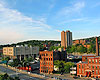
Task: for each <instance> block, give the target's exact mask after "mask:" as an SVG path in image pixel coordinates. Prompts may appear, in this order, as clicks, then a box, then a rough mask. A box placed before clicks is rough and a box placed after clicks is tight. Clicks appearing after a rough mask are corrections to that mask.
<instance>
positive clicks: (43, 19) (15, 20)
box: [0, 0, 100, 44]
mask: <svg viewBox="0 0 100 80" xmlns="http://www.w3.org/2000/svg"><path fill="white" fill-rule="evenodd" d="M63 30H64V31H66V30H70V31H71V32H72V35H73V40H75V39H81V38H88V37H93V36H100V0H0V44H9V43H17V42H19V41H27V40H61V31H63Z"/></svg>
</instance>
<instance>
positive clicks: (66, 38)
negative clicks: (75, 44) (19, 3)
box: [61, 31, 72, 48]
mask: <svg viewBox="0 0 100 80" xmlns="http://www.w3.org/2000/svg"><path fill="white" fill-rule="evenodd" d="M70 45H72V32H70V31H66V32H65V31H62V32H61V47H64V48H67V47H68V46H70Z"/></svg>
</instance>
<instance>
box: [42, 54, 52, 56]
mask: <svg viewBox="0 0 100 80" xmlns="http://www.w3.org/2000/svg"><path fill="white" fill-rule="evenodd" d="M41 56H52V54H41Z"/></svg>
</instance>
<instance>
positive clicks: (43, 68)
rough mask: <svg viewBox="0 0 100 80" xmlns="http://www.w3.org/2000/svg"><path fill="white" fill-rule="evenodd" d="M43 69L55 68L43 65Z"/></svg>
mask: <svg viewBox="0 0 100 80" xmlns="http://www.w3.org/2000/svg"><path fill="white" fill-rule="evenodd" d="M41 69H47V70H49V69H53V67H45V66H43V67H41Z"/></svg>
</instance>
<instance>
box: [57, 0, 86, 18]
mask: <svg viewBox="0 0 100 80" xmlns="http://www.w3.org/2000/svg"><path fill="white" fill-rule="evenodd" d="M84 7H85V3H84V2H76V3H73V4H71V6H67V7H64V8H62V9H61V10H60V11H59V12H58V16H69V15H71V14H74V15H76V13H79V14H80V12H81V9H82V8H84Z"/></svg>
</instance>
